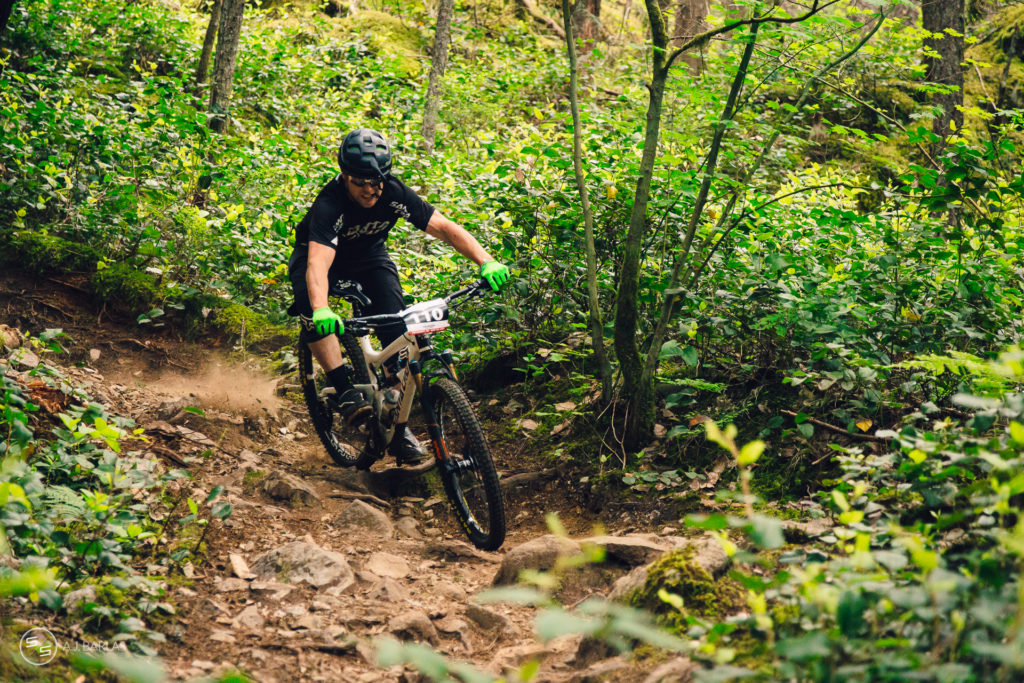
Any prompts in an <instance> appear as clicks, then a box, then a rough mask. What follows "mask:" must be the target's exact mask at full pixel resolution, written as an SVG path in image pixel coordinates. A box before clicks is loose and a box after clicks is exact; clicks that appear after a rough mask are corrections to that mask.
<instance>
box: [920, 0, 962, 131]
mask: <svg viewBox="0 0 1024 683" xmlns="http://www.w3.org/2000/svg"><path fill="white" fill-rule="evenodd" d="M921 23H922V24H923V26H924V30H925V31H929V32H930V33H931V34H932V36H931V37H929V38H926V39H925V45H926V46H927V47H929V48H931V49H932V50H934V51H935V52H937V53H938V55H939V56H938V57H926V58H925V65H926V66H927V71H926V73H925V78H926V79H927V80H928V81H931V82H932V83H938V84H939V85H943V86H948V87H950V88H953V89H954V90H953V91H952V92H949V93H936V94H934V95H932V102H933V103H934V104H936V105H939V106H941V107H942V110H943V111H942V114H941V115H940V116H938V117H937V118H936V119H935V121H934V122H933V123H932V131H933V132H934V133H935V134H936V135H939V136H941V137H943V138H945V137H947V136H949V134H950V133H951V132H953V130H954V129H955V130H956V131H957V132H959V131H960V128H961V127H962V126H963V124H964V113H963V111H961V110H960V109H959V108H958V107H962V106H963V103H964V69H963V61H964V37H963V33H964V0H922V2H921ZM946 29H950V30H952V31H953V32H955V33H956V34H958V35H950V34H948V33H946ZM950 122H952V125H951V123H950Z"/></svg>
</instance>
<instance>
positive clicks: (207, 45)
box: [195, 0, 221, 86]
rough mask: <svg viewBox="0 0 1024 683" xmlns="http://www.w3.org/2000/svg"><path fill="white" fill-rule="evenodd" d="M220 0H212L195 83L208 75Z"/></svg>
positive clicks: (202, 80)
mask: <svg viewBox="0 0 1024 683" xmlns="http://www.w3.org/2000/svg"><path fill="white" fill-rule="evenodd" d="M220 5H221V0H213V7H211V8H210V23H209V24H207V25H206V37H204V38H203V51H202V52H200V53H199V64H198V65H197V66H196V77H195V82H196V85H197V86H199V85H202V84H203V83H206V79H207V77H208V76H209V75H210V56H211V55H212V54H213V42H214V40H215V39H216V38H217V25H218V24H219V23H220Z"/></svg>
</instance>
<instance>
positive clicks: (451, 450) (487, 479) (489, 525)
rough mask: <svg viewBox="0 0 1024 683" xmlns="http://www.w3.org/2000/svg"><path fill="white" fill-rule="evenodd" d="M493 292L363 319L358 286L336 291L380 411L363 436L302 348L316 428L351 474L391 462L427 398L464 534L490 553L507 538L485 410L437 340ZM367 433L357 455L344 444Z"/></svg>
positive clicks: (467, 293) (482, 286) (478, 289)
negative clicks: (401, 434)
mask: <svg viewBox="0 0 1024 683" xmlns="http://www.w3.org/2000/svg"><path fill="white" fill-rule="evenodd" d="M490 291H491V287H490V285H489V284H488V283H487V281H486V280H480V281H478V282H476V283H474V284H472V285H470V286H468V287H465V288H463V289H460V290H458V291H456V292H452V293H451V294H449V295H447V296H445V297H442V298H438V299H431V300H430V301H423V302H420V303H417V304H414V305H412V306H410V307H409V308H406V309H405V310H403V311H400V312H398V313H391V314H384V315H372V316H360V313H361V312H362V311H363V310H364V309H365V308H366V307H367V306H369V305H370V299H369V297H367V296H366V294H364V293H363V291H362V288H361V287H360V286H359V284H358V283H356V282H350V281H345V280H342V281H340V282H337V283H335V284H334V285H333V286H332V287H331V290H330V296H331V297H335V298H342V299H344V300H345V301H347V302H349V304H351V306H352V315H353V316H354V317H352V318H348V319H346V320H344V323H345V333H344V334H341V335H338V337H339V339H340V341H341V346H342V348H343V349H344V351H345V355H346V358H347V362H348V363H350V364H351V367H352V372H353V383H354V385H355V387H356V389H358V390H359V391H361V392H363V394H364V395H365V396H366V398H367V399H368V400H369V402H370V405H371V406H372V412H371V415H370V418H369V419H368V420H367V421H366V422H365V423H364V424H363V425H362V426H360V427H359V430H360V431H359V432H356V431H355V430H353V429H352V428H348V427H345V425H344V422H343V421H342V420H341V417H340V416H339V415H338V414H337V413H336V411H335V410H334V407H333V403H332V398H333V391H334V390H333V388H332V387H331V386H330V383H329V382H328V381H327V378H326V376H325V375H324V372H323V370H322V369H321V368H320V366H319V364H318V363H316V362H315V361H314V358H313V354H312V352H311V351H310V349H309V346H308V345H306V344H304V343H302V342H299V349H298V357H299V375H300V378H301V379H300V381H301V384H302V393H303V396H304V398H305V400H306V406H307V407H308V408H309V415H310V418H311V421H312V423H313V427H314V429H316V433H317V435H318V436H319V437H320V441H321V442H322V443H323V445H324V448H326V449H327V453H328V454H329V455H330V456H331V458H332V459H333V460H334V462H336V463H337V464H339V465H341V466H343V467H356V468H358V469H369V467H370V466H371V465H373V463H374V462H376V461H377V460H379V459H380V458H382V457H384V455H385V454H386V452H387V446H388V444H389V443H390V442H391V439H392V437H393V436H394V433H395V425H400V424H406V423H407V422H408V420H409V416H410V414H411V413H412V409H413V402H414V399H415V397H416V395H417V394H419V396H420V405H421V408H422V418H423V420H424V421H425V422H426V427H427V431H428V433H429V434H430V442H431V444H432V445H433V450H434V459H435V463H436V466H437V468H438V471H439V472H440V475H441V481H442V483H443V485H444V490H445V493H446V494H447V495H448V498H449V499H450V500H451V502H452V507H453V508H454V510H455V515H456V517H458V519H459V523H460V524H461V525H462V528H463V531H465V533H466V535H467V536H469V540H470V541H471V542H472V543H473V545H475V546H477V547H478V548H481V549H483V550H495V549H497V548H499V547H500V546H501V544H502V543H503V542H504V541H505V504H504V501H503V499H502V495H501V488H500V487H499V485H498V474H497V472H495V470H494V461H493V460H492V458H491V452H490V449H489V448H488V446H487V439H486V437H485V436H484V432H483V429H481V427H480V421H479V419H478V418H477V416H476V411H474V410H473V406H472V404H470V402H469V399H468V398H467V396H466V393H465V391H464V390H463V389H462V387H461V386H460V385H459V382H458V375H457V374H456V372H455V367H454V361H453V359H452V353H451V351H440V352H439V351H436V350H434V349H433V347H432V346H431V335H432V334H433V333H435V332H439V331H441V330H444V329H446V328H447V327H448V326H449V322H448V316H449V309H450V308H455V306H456V304H457V303H459V302H465V301H467V300H469V299H471V298H473V297H476V296H482V295H483V294H485V293H487V292H490ZM398 323H401V324H403V325H404V326H405V333H404V334H402V336H400V337H398V339H396V340H394V341H393V342H391V343H390V344H388V346H387V347H386V348H384V349H382V350H380V351H376V350H374V348H373V347H372V346H371V345H370V334H371V333H373V332H374V331H375V330H376V329H377V328H378V327H381V326H384V325H394V324H398ZM411 426H412V425H410V428H411ZM358 434H361V435H363V436H365V444H364V446H363V448H362V449H361V450H360V451H359V452H354V451H353V450H350V448H349V447H347V446H346V445H345V442H346V441H347V440H348V438H351V437H352V436H353V435H358Z"/></svg>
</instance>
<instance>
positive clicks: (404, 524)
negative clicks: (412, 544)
mask: <svg viewBox="0 0 1024 683" xmlns="http://www.w3.org/2000/svg"><path fill="white" fill-rule="evenodd" d="M395 530H396V531H398V533H400V534H401V535H403V536H407V537H409V538H412V539H415V540H417V541H418V540H421V539H422V538H423V534H421V533H420V530H419V522H417V521H416V519H415V518H413V517H402V518H401V519H400V520H398V521H397V522H395Z"/></svg>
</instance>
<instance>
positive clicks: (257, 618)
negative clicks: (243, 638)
mask: <svg viewBox="0 0 1024 683" xmlns="http://www.w3.org/2000/svg"><path fill="white" fill-rule="evenodd" d="M266 623H267V620H266V619H264V618H263V615H262V614H260V609H259V607H257V606H256V605H249V606H248V607H246V608H245V609H243V610H242V611H241V612H239V613H238V616H236V617H235V618H234V620H232V622H231V625H232V626H234V627H235V628H237V629H242V630H245V631H259V630H260V629H262V628H263V626H264V625H265V624H266Z"/></svg>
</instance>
